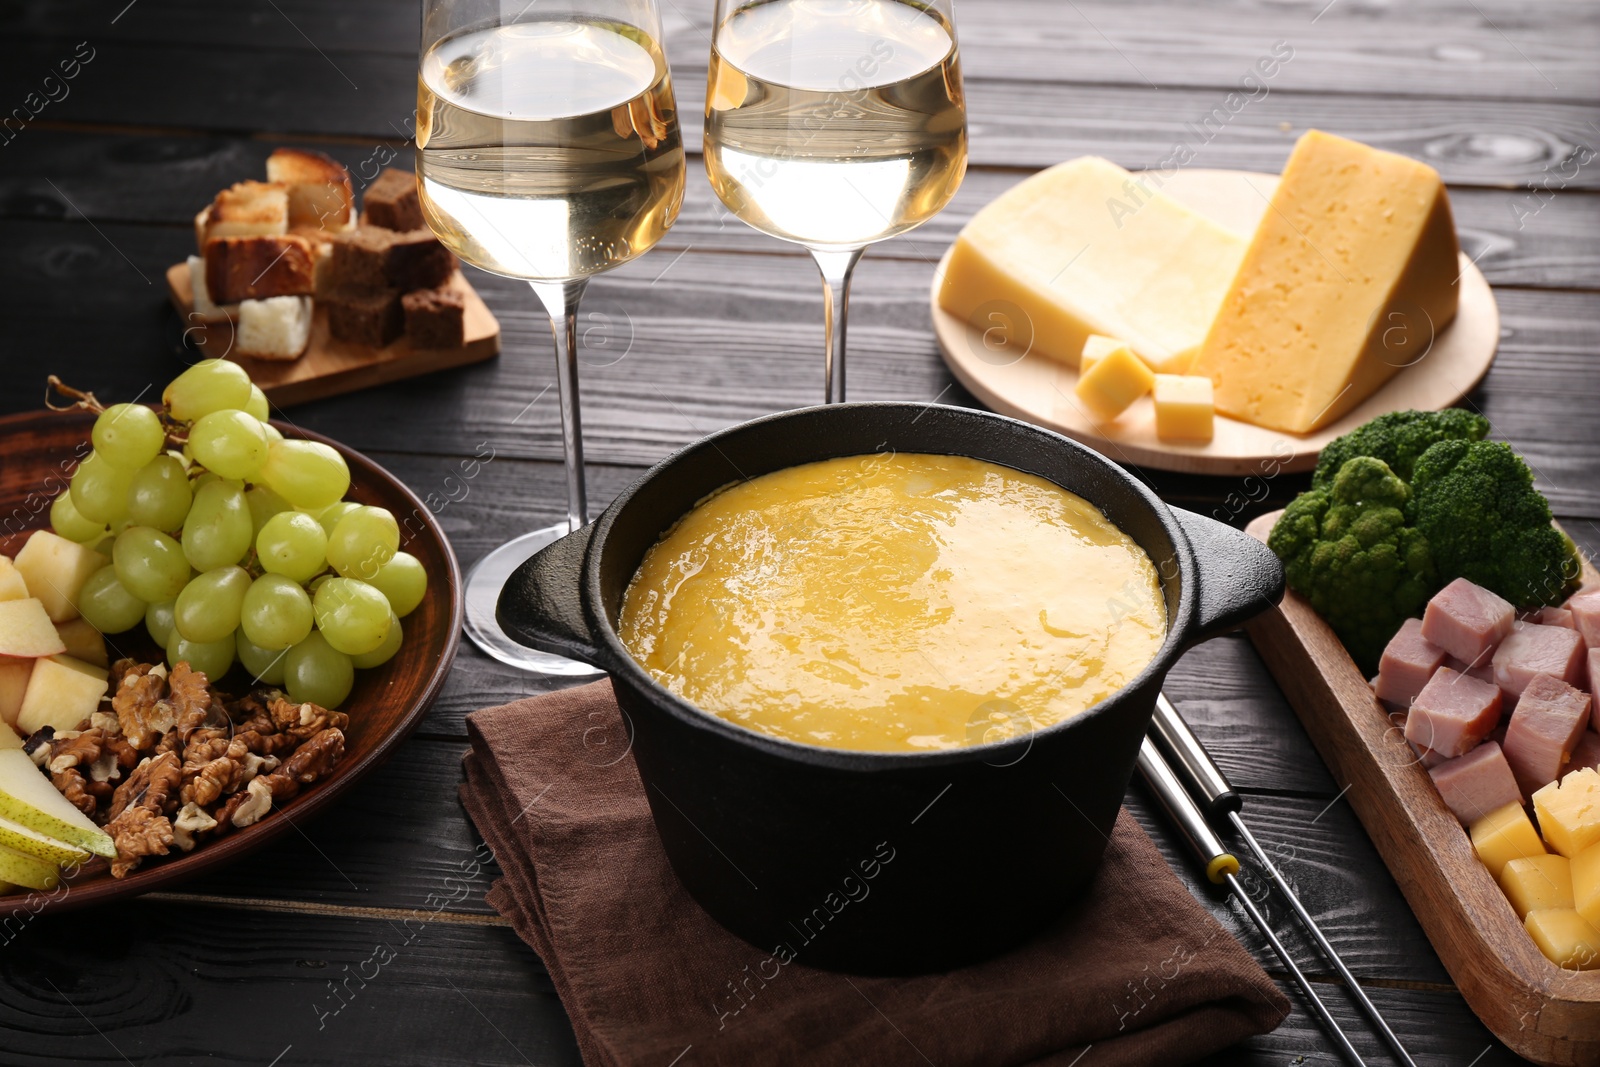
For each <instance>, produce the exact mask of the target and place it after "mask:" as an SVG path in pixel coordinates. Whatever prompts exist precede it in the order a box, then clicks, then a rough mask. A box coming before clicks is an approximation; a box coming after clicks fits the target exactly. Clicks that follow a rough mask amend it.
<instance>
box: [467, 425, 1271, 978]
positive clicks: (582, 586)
mask: <svg viewBox="0 0 1600 1067" xmlns="http://www.w3.org/2000/svg"><path fill="white" fill-rule="evenodd" d="M891 449H892V450H894V451H897V452H931V453H940V454H948V455H961V456H971V457H975V458H978V459H982V460H988V461H990V462H993V463H999V464H1003V465H1005V466H1008V467H1014V468H1016V469H1018V470H1022V471H1027V472H1029V473H1032V474H1036V475H1039V476H1041V477H1044V478H1047V479H1049V480H1050V481H1053V482H1055V483H1057V484H1058V485H1061V486H1062V487H1064V488H1066V489H1068V490H1070V491H1072V492H1074V493H1077V494H1078V495H1080V496H1082V497H1084V498H1086V499H1087V500H1089V501H1091V502H1092V503H1094V504H1096V505H1097V506H1099V507H1100V508H1101V509H1102V510H1103V511H1104V512H1105V514H1106V516H1107V517H1108V518H1109V519H1110V520H1111V521H1112V522H1114V523H1115V524H1116V525H1117V526H1118V527H1120V528H1121V529H1122V530H1124V531H1125V532H1126V533H1128V534H1129V535H1130V536H1131V537H1132V538H1133V539H1134V540H1135V541H1137V542H1138V543H1139V544H1140V545H1141V546H1142V547H1143V548H1144V550H1145V552H1147V553H1148V554H1149V556H1150V558H1151V560H1152V561H1154V562H1155V564H1156V567H1157V570H1158V571H1159V574H1160V580H1161V587H1162V591H1163V593H1164V594H1165V598H1166V605H1167V615H1168V619H1169V630H1168V634H1167V639H1166V643H1165V644H1164V645H1162V647H1161V651H1160V654H1159V655H1158V656H1157V657H1156V659H1155V660H1154V662H1152V663H1151V664H1150V665H1149V666H1148V667H1146V668H1145V670H1144V671H1143V673H1141V674H1140V675H1139V676H1138V677H1137V678H1136V679H1135V680H1134V681H1133V682H1132V683H1130V684H1129V685H1128V686H1127V687H1126V688H1124V689H1122V690H1121V691H1119V692H1118V693H1117V694H1116V695H1115V696H1113V697H1111V698H1110V699H1108V700H1105V701H1103V702H1102V703H1100V704H1098V705H1096V706H1095V707H1093V708H1091V709H1089V710H1088V711H1085V712H1083V713H1082V714H1080V715H1078V716H1076V717H1074V718H1071V719H1068V720H1066V721H1064V722H1062V723H1059V724H1057V725H1055V726H1052V727H1050V728H1048V729H1044V730H1040V731H1037V732H1035V733H1034V734H1032V735H1031V736H1028V737H1024V738H1015V739H1011V740H1008V741H1004V742H999V743H993V744H981V745H975V746H973V747H969V748H963V749H959V750H956V751H947V752H918V753H879V752H848V751H840V750H837V749H831V748H820V747H813V746H810V745H803V744H796V743H793V742H788V741H782V740H777V739H774V738H770V737H766V736H763V735H761V734H757V733H754V732H752V731H750V730H746V729H744V728H742V727H739V726H735V725H733V724H732V723H729V722H727V721H725V720H723V719H719V718H716V717H715V716H712V715H708V714H706V713H704V712H702V711H699V710H697V709H696V708H695V707H694V706H693V705H691V704H688V703H686V702H685V701H683V700H680V699H679V698H677V697H675V696H674V695H673V694H671V693H669V692H668V691H667V690H666V689H664V688H662V687H661V686H660V685H658V684H656V682H655V681H654V680H653V679H651V677H650V676H649V675H648V674H647V673H646V672H645V671H644V670H643V669H642V668H641V667H640V666H639V665H638V664H637V663H636V662H635V661H634V660H633V659H632V657H630V656H629V655H628V653H627V651H626V650H625V649H624V648H623V646H622V643H621V641H620V640H618V637H617V632H616V629H615V627H616V623H617V618H618V613H619V611H620V609H621V605H622V597H623V592H624V590H625V589H626V588H627V584H628V581H629V579H630V578H631V577H632V576H633V573H634V571H635V570H636V569H637V568H638V565H639V562H640V560H641V559H642V558H643V556H644V553H645V552H646V550H648V549H649V548H650V546H651V545H653V544H654V543H655V542H656V540H657V539H658V538H659V537H660V536H661V534H662V533H664V532H665V531H666V530H667V529H668V528H669V527H671V526H672V524H673V523H674V522H676V521H677V519H678V518H679V517H680V516H681V515H683V514H684V513H685V512H687V511H689V510H690V509H691V508H693V507H694V505H695V504H696V503H697V502H699V501H700V500H702V499H703V498H704V497H706V496H707V494H709V493H712V492H713V491H715V490H717V489H718V488H720V487H722V486H725V485H727V484H728V483H730V482H733V481H736V480H739V479H745V478H753V477H756V476H758V475H761V474H766V473H769V472H771V471H776V470H781V469H783V468H785V467H792V466H796V465H798V464H802V463H809V462H812V461H815V460H822V459H829V458H833V457H836V456H851V455H861V454H865V453H872V452H879V451H888V450H891ZM1282 592H1283V570H1282V568H1281V567H1280V566H1279V564H1278V561H1277V559H1276V558H1274V557H1273V555H1272V554H1271V553H1270V552H1268V551H1267V549H1266V547H1265V546H1263V545H1262V544H1260V543H1259V542H1258V541H1256V540H1254V539H1253V538H1251V537H1248V536H1247V535H1245V534H1244V533H1241V532H1239V531H1237V530H1234V529H1232V528H1231V527H1228V526H1225V525H1223V524H1221V523H1219V522H1215V521H1213V520H1212V519H1208V518H1203V517H1201V516H1199V515H1194V514H1191V513H1189V512H1186V511H1180V510H1177V509H1174V508H1169V507H1167V506H1166V505H1165V504H1163V503H1162V502H1161V501H1160V500H1159V499H1158V498H1157V497H1156V496H1155V495H1154V494H1153V493H1152V492H1151V491H1150V490H1149V489H1147V488H1146V487H1145V486H1144V485H1143V484H1142V483H1140V482H1139V481H1138V480H1137V479H1135V478H1133V477H1131V476H1129V475H1128V474H1127V473H1126V472H1124V471H1123V470H1122V469H1121V468H1119V467H1118V466H1116V465H1115V464H1113V463H1111V462H1109V461H1108V460H1106V459H1104V458H1102V457H1101V456H1100V455H1098V454H1096V453H1095V452H1093V451H1090V450H1089V449H1087V448H1085V447H1083V446H1082V445H1079V444H1077V443H1076V442H1074V441H1071V440H1069V439H1067V438H1065V437H1062V436H1061V435H1059V434H1056V433H1052V432H1050V431H1048V430H1043V429H1040V428H1039V427H1036V426H1032V425H1029V424H1027V423H1024V422H1018V421H1016V420H1013V419H1008V418H1004V417H1002V416H999V415H993V414H990V413H988V412H983V411H976V410H973V409H970V408H959V407H942V406H936V405H935V406H928V405H922V404H898V403H864V404H837V405H832V406H828V407H813V408H803V409H800V410H796V411H788V412H784V413H782V414H778V415H771V416H768V417H766V418H761V419H756V420H755V421H753V422H747V423H744V424H742V425H739V426H735V427H733V428H731V429H728V430H724V431H723V432H721V433H718V434H714V435H712V436H710V437H707V438H705V439H704V440H702V441H699V442H697V443H695V444H692V445H690V446H688V447H687V448H684V449H683V450H681V451H679V452H677V453H675V454H674V455H672V456H670V457H669V458H667V459H666V460H663V461H662V462H661V463H659V464H657V465H656V466H655V467H653V468H651V469H650V471H648V472H647V473H646V474H645V475H644V476H643V477H642V478H640V479H639V480H638V481H637V482H635V483H634V484H633V485H632V486H631V487H630V488H629V489H627V490H626V491H625V492H623V494H622V495H621V496H619V497H617V499H616V500H615V501H613V502H612V504H611V506H610V507H608V508H606V510H605V512H604V513H603V514H601V516H600V517H599V519H597V520H596V521H595V522H593V523H591V524H590V525H588V526H586V527H584V528H583V529H581V530H578V531H576V532H575V533H572V534H570V535H568V536H567V537H564V538H562V539H561V540H560V541H557V542H556V543H555V544H552V545H550V546H549V547H547V548H545V549H544V550H543V551H541V552H540V553H539V554H538V555H536V556H534V557H533V558H532V559H530V560H528V561H527V562H526V563H524V564H523V565H522V566H521V567H520V568H519V569H518V570H517V571H516V572H515V573H514V574H513V575H512V576H511V579H510V580H509V581H508V582H507V583H506V587H505V589H504V591H503V592H502V593H501V594H500V603H499V611H498V617H499V620H500V624H501V626H502V627H504V628H505V631H506V632H507V633H508V634H511V635H512V636H513V637H514V638H515V639H516V640H518V641H520V642H522V643H524V644H527V645H530V646H532V647H534V648H538V649H542V650H544V651H548V652H556V653H559V654H561V655H565V656H571V657H575V658H577V659H580V660H584V661H585V662H588V663H592V664H594V665H595V666H598V667H601V668H604V669H605V670H607V671H609V672H610V673H611V677H612V682H613V685H614V686H615V689H616V695H617V701H618V703H619V704H620V705H621V707H622V710H623V712H624V714H625V716H626V718H627V720H628V725H629V729H630V738H631V741H632V751H633V755H634V757H635V759H636V761H637V763H638V768H639V774H640V777H641V778H642V779H643V780H644V783H645V792H646V794H647V796H648V797H649V800H650V810H651V812H652V814H653V816H654V818H655V824H656V828H657V830H658V831H659V833H660V835H661V842H662V844H663V846H664V847H665V849H666V852H667V856H668V857H669V859H670V860H671V862H672V866H673V869H674V870H675V871H676V872H677V874H678V877H679V878H680V879H681V880H682V881H683V884H684V886H685V887H687V888H688V890H689V892H690V893H691V894H692V895H693V896H694V898H695V899H696V900H697V901H699V903H700V904H701V905H702V906H703V907H704V908H705V909H706V911H707V912H709V913H710V914H711V915H712V916H714V917H715V918H716V919H717V920H718V921H720V922H721V923H722V924H723V925H724V926H726V927H727V928H728V929H729V930H732V931H733V932H734V933H736V934H738V935H740V936H741V937H743V938H745V939H746V940H748V941H750V942H751V943H752V944H753V945H755V946H757V947H758V948H760V949H762V950H764V951H766V952H769V953H776V954H778V955H779V957H780V958H784V957H792V958H795V959H798V960H799V961H801V962H803V963H807V964H811V965H814V966H820V967H828V968H834V969H839V970H846V971H854V972H860V973H915V972H923V971H931V970H940V969H944V968H948V967H954V966H958V965H961V964H964V963H968V962H972V961H975V960H978V959H982V958H984V957H988V956H992V955H994V954H996V953H998V952H1000V951H1002V950H1004V949H1006V948H1008V947H1011V946H1013V945H1016V944H1017V943H1019V942H1021V941H1023V940H1024V939H1026V938H1028V937H1029V936H1030V935H1032V934H1034V933H1035V932H1037V931H1038V930H1039V929H1040V928H1041V927H1043V926H1044V925H1046V924H1047V923H1049V922H1050V921H1051V919H1052V918H1054V917H1055V916H1057V915H1058V914H1060V913H1061V911H1062V910H1063V909H1064V908H1066V907H1067V906H1069V905H1070V903H1071V902H1072V900H1073V898H1074V895H1075V891H1077V890H1078V889H1080V888H1081V887H1082V886H1083V884H1084V883H1085V882H1086V881H1087V879H1088V878H1089V877H1090V875H1092V874H1093V873H1094V871H1095V869H1096V867H1097V866H1098V864H1099V862H1100V857H1101V853H1102V852H1103V850H1104V848H1105V845H1106V841H1107V835H1108V834H1109V833H1110V831H1111V826H1112V822H1113V821H1114V820H1115V818H1116V815H1117V809H1118V807H1119V806H1120V805H1121V803H1122V798H1123V793H1124V792H1125V790H1126V789H1127V785H1128V778H1129V775H1130V774H1131V773H1132V771H1133V764H1134V756H1135V755H1136V753H1137V752H1138V749H1139V742H1140V739H1141V738H1142V737H1143V736H1144V733H1145V729H1146V727H1147V726H1148V724H1149V721H1150V717H1151V712H1152V709H1153V707H1154V703H1155V698H1156V694H1157V693H1158V692H1159V690H1160V688H1161V681H1162V678H1163V676H1164V675H1165V674H1166V672H1167V670H1168V668H1170V667H1171V666H1172V664H1173V662H1174V661H1175V660H1176V659H1177V658H1178V656H1179V655H1180V654H1182V652H1183V651H1184V649H1186V648H1188V647H1190V646H1191V645H1194V644H1195V643H1197V642H1199V641H1203V640H1205V639H1206V638H1208V637H1212V636H1214V635H1216V634H1218V633H1220V632H1222V631H1224V630H1227V629H1229V628H1231V627H1233V626H1236V625H1238V624H1239V623H1241V622H1243V621H1244V620H1245V619H1248V618H1250V617H1251V616H1253V615H1255V614H1257V613H1258V612H1260V611H1262V610H1265V609H1266V608H1268V607H1270V606H1271V605H1272V604H1274V603H1275V602H1276V601H1277V599H1278V598H1279V597H1280V596H1281V595H1282Z"/></svg>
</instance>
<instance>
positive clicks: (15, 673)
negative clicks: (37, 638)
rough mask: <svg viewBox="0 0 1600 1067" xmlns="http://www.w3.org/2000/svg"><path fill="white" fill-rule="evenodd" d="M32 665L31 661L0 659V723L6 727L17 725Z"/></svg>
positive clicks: (11, 658)
mask: <svg viewBox="0 0 1600 1067" xmlns="http://www.w3.org/2000/svg"><path fill="white" fill-rule="evenodd" d="M33 663H34V661H33V660H31V659H16V658H14V657H11V656H5V657H0V722H4V723H5V724H6V725H7V726H15V725H16V724H17V713H18V712H20V711H21V710H22V697H23V694H25V693H26V692H27V691H28V676H29V675H30V674H32V673H33Z"/></svg>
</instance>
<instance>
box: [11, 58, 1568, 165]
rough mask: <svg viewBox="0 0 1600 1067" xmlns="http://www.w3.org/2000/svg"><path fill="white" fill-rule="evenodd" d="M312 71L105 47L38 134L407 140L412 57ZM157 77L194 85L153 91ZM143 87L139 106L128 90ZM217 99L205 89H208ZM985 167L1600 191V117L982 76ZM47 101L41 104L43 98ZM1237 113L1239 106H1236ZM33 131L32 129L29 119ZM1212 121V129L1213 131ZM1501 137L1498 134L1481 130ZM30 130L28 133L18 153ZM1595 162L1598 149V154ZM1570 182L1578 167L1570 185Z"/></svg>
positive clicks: (1539, 106)
mask: <svg viewBox="0 0 1600 1067" xmlns="http://www.w3.org/2000/svg"><path fill="white" fill-rule="evenodd" d="M64 46H65V45H64V42H61V41H55V40H50V41H45V40H39V39H32V40H29V39H17V38H11V37H7V38H6V39H5V40H3V41H0V99H3V100H13V99H14V100H26V99H29V97H28V94H29V93H35V94H37V92H38V88H39V84H40V82H39V80H40V79H41V78H42V77H44V76H45V74H46V73H47V72H48V71H50V70H51V69H52V68H53V66H54V64H56V63H57V62H58V61H59V59H60V58H61V55H62V49H63V47H64ZM324 58H325V62H322V63H308V62H307V61H306V57H305V54H304V53H299V52H291V51H284V50H273V49H266V50H248V49H239V48H236V47H218V48H213V49H208V50H206V51H204V52H196V51H194V50H193V49H192V47H189V46H180V45H173V44H166V43H157V44H143V43H131V42H130V43H129V44H127V45H125V46H118V47H111V46H110V45H107V46H106V47H105V48H104V49H103V50H101V51H100V53H99V54H97V55H96V57H95V58H94V59H93V61H92V62H91V63H90V64H89V65H88V66H87V67H84V68H83V69H82V70H81V71H80V72H79V74H78V77H77V78H76V79H75V80H74V81H73V82H72V90H71V92H70V93H69V94H68V95H67V96H66V97H65V98H64V99H62V100H61V101H60V102H59V103H46V104H43V105H40V106H39V108H38V116H39V121H48V122H50V123H59V122H74V123H94V124H105V123H115V124H123V125H130V126H143V125H146V124H148V123H149V122H150V121H151V118H152V116H156V117H159V121H160V122H161V123H162V125H164V126H168V127H174V126H175V127H181V128H184V129H192V130H209V131H238V130H251V131H279V132H281V133H284V134H287V133H290V132H298V133H301V134H317V135H334V136H340V137H350V138H356V139H366V138H377V139H382V140H385V141H387V140H388V139H390V138H404V137H406V136H409V134H410V130H411V125H410V120H411V115H412V112H413V110H414V106H415V105H414V103H413V99H414V93H415V91H416V90H415V85H416V62H415V60H414V59H412V58H410V57H409V56H390V55H381V54H373V53H340V54H339V55H337V56H327V57H324ZM702 63H703V57H702V59H701V60H697V61H696V65H695V66H693V67H680V68H679V70H678V77H677V79H676V86H677V94H678V103H679V113H680V115H681V116H683V120H684V143H685V145H686V146H687V147H688V148H689V149H690V150H691V151H694V150H698V148H699V145H700V133H701V130H700V122H699V121H697V118H696V117H697V116H698V115H699V114H701V112H702V109H703V107H704V91H705V90H704V76H703V74H702V73H701V71H702V69H703V67H702V66H701V64H702ZM151 70H182V71H185V72H186V74H185V76H184V77H182V78H170V79H166V78H162V79H151V78H149V77H148V76H147V72H149V71H151ZM129 85H138V86H140V91H139V92H136V93H133V92H126V91H123V87H125V86H129ZM195 86H205V87H206V91H203V92H200V91H196V90H195V88H194V87H195ZM966 86H967V93H968V97H969V108H970V113H969V120H970V124H971V130H972V135H973V136H972V147H971V151H972V161H973V162H974V163H975V164H979V165H1001V166H1027V167H1039V166H1047V165H1049V164H1051V163H1055V162H1059V161H1060V160H1062V159H1064V158H1067V157H1068V156H1072V155H1079V154H1083V153H1086V152H1088V153H1096V154H1100V155H1104V156H1107V157H1108V158H1110V159H1113V160H1115V161H1116V162H1118V163H1120V164H1122V165H1124V166H1127V167H1134V168H1143V167H1150V166H1155V165H1158V164H1160V163H1161V162H1162V161H1164V160H1169V159H1172V158H1174V148H1175V146H1176V145H1178V144H1180V143H1181V144H1184V145H1187V146H1188V148H1189V150H1190V151H1192V152H1193V153H1194V158H1193V160H1192V162H1193V163H1194V165H1196V166H1202V167H1214V168H1221V169H1227V168H1236V169H1242V170H1273V171H1276V170H1277V169H1278V168H1279V167H1280V166H1281V164H1282V162H1283V160H1284V159H1286V158H1287V157H1288V154H1289V149H1290V147H1291V146H1292V145H1293V143H1294V140H1295V138H1296V137H1297V136H1298V135H1299V134H1300V133H1302V132H1304V130H1305V129H1307V128H1308V127H1313V126H1314V127H1317V128H1319V129H1324V130H1328V131H1330V132H1334V133H1339V134H1343V135H1345V136H1349V137H1354V138H1356V139H1358V140H1362V141H1366V142H1368V143H1370V144H1373V145H1375V146H1377V147H1379V148H1385V149H1389V150H1391V151H1397V152H1403V153H1406V154H1408V155H1413V156H1416V157H1417V158H1420V159H1425V160H1427V161H1428V162H1429V163H1431V164H1433V165H1434V166H1436V167H1438V168H1439V170H1440V172H1441V173H1442V174H1443V175H1444V176H1445V179H1446V180H1447V181H1449V182H1451V183H1453V184H1462V185H1477V186H1483V185H1489V186H1500V187H1504V186H1506V185H1510V184H1517V185H1520V184H1523V183H1528V182H1541V181H1545V180H1547V179H1548V180H1551V181H1553V182H1555V183H1556V184H1558V185H1565V186H1568V187H1571V188H1595V187H1596V186H1597V185H1600V176H1597V172H1600V168H1595V167H1592V166H1588V167H1586V166H1582V165H1579V164H1578V162H1577V161H1578V160H1580V159H1583V160H1588V159H1592V158H1593V156H1594V153H1595V151H1596V146H1597V145H1600V136H1597V133H1596V127H1595V126H1594V125H1593V123H1594V122H1595V120H1596V117H1597V114H1600V109H1597V108H1596V107H1594V106H1593V105H1592V103H1590V102H1589V101H1588V100H1587V99H1586V100H1585V102H1583V103H1562V102H1539V101H1516V100H1469V99H1463V98H1452V97H1402V96H1391V95H1383V94H1379V93H1369V94H1350V95H1340V96H1332V95H1326V94H1307V93H1295V92H1286V91H1280V92H1274V93H1271V94H1270V95H1267V96H1265V97H1262V98H1260V99H1258V100H1256V101H1255V102H1253V103H1250V104H1249V105H1248V106H1244V107H1239V108H1238V110H1237V111H1229V110H1228V100H1227V97H1228V91H1227V90H1218V89H1197V88H1187V87H1175V88H1167V89H1160V88H1153V87H1149V86H1146V85H1142V84H1140V85H1129V86H1117V85H1109V86H1101V85H1083V86H1079V85H1069V84H1064V83H1061V82H1058V81H1054V80H1035V81H1007V80H1001V79H986V78H984V77H982V76H981V75H977V74H974V73H969V74H968V77H967V80H966ZM34 99H35V100H37V96H36V97H35V98H34ZM1235 106H1237V105H1235ZM24 117H26V116H24ZM1208 122H1209V123H1210V128H1209V129H1208V128H1205V127H1204V126H1203V125H1202V124H1204V123H1208ZM1485 129H1492V130H1494V131H1495V133H1494V136H1492V137H1489V136H1485V135H1484V133H1483V131H1484V130H1485ZM29 132H37V130H34V131H30V130H28V129H27V128H23V129H21V130H20V131H17V132H15V135H14V137H10V138H9V139H10V140H12V141H15V140H20V139H21V137H23V136H25V135H27V134H28V133H29ZM1585 150H1587V151H1585ZM1557 168H1565V169H1566V172H1567V173H1563V172H1562V171H1560V170H1557Z"/></svg>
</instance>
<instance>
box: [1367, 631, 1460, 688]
mask: <svg viewBox="0 0 1600 1067" xmlns="http://www.w3.org/2000/svg"><path fill="white" fill-rule="evenodd" d="M1444 660H1445V651H1444V649H1442V648H1440V647H1439V646H1438V645H1436V644H1434V643H1433V642H1432V641H1429V640H1428V639H1427V638H1426V637H1423V636H1422V620H1421V619H1407V620H1406V621H1405V622H1403V623H1401V624H1400V630H1399V632H1397V633H1396V634H1395V635H1394V636H1393V637H1391V638H1390V639H1389V644H1388V645H1387V646H1386V647H1385V648H1384V650H1383V658H1382V659H1380V660H1379V661H1378V681H1377V684H1376V685H1374V686H1373V692H1375V693H1376V694H1377V695H1378V699H1379V700H1381V701H1383V702H1384V703H1386V704H1393V705H1394V706H1395V707H1398V708H1409V707H1410V706H1411V702H1412V701H1413V700H1415V699H1416V698H1417V694H1418V693H1420V692H1422V688H1423V686H1425V685H1427V684H1428V679H1430V678H1432V677H1433V672H1434V671H1436V670H1438V669H1439V668H1440V667H1442V666H1444Z"/></svg>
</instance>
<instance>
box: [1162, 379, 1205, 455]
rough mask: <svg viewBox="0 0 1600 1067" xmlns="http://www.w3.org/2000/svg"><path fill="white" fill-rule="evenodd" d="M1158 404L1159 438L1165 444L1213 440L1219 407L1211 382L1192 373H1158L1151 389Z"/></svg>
mask: <svg viewBox="0 0 1600 1067" xmlns="http://www.w3.org/2000/svg"><path fill="white" fill-rule="evenodd" d="M1151 396H1152V398H1153V399H1154V401H1155V405H1156V436H1157V437H1159V438H1161V439H1162V440H1163V441H1209V440H1211V438H1212V435H1213V434H1214V433H1215V426H1214V422H1215V419H1214V416H1215V415H1216V407H1215V405H1214V403H1213V401H1212V399H1211V379H1210V378H1206V377H1200V376H1196V375H1188V374H1157V375H1156V383H1155V385H1154V386H1153V387H1152V389H1151Z"/></svg>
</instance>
